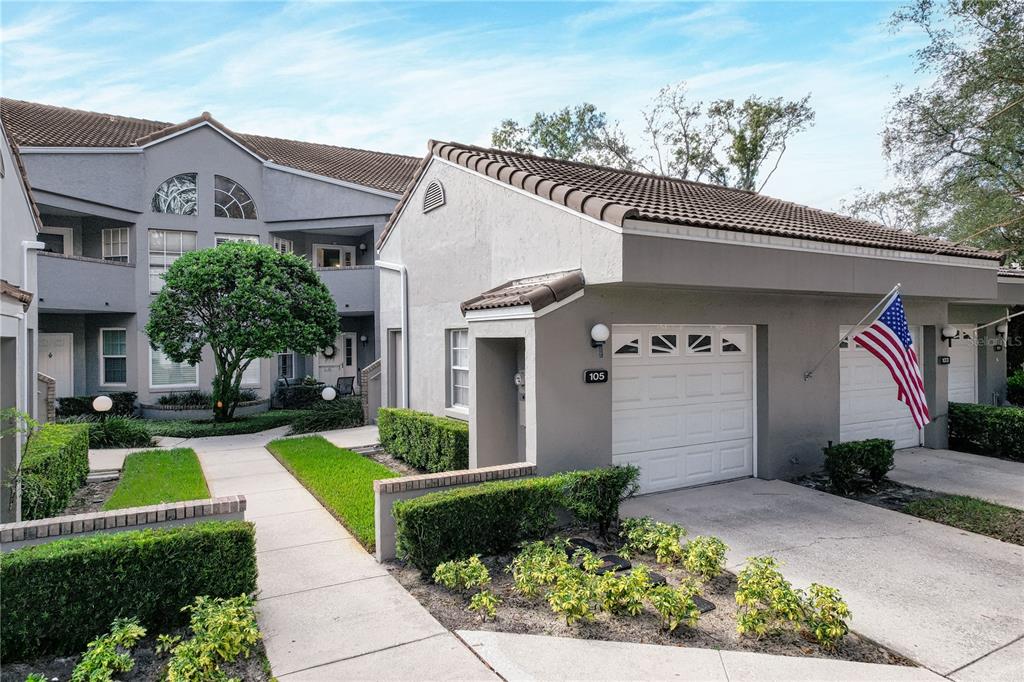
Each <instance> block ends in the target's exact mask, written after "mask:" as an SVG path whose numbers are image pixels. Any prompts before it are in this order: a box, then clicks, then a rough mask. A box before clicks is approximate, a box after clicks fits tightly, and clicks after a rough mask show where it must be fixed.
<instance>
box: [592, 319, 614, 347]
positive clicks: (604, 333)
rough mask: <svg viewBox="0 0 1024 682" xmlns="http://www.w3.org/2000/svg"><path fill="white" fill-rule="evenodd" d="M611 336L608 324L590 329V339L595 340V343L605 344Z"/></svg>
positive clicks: (596, 325)
mask: <svg viewBox="0 0 1024 682" xmlns="http://www.w3.org/2000/svg"><path fill="white" fill-rule="evenodd" d="M609 336H611V331H609V330H608V325H606V324H601V323H598V324H595V325H594V326H593V327H591V329H590V338H591V339H593V340H594V343H604V342H605V341H607V340H608V337H609Z"/></svg>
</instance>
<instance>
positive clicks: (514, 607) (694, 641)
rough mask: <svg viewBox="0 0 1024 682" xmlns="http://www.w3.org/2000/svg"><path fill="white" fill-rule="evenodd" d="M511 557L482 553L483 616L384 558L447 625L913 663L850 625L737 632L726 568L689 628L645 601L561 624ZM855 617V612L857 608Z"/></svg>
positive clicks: (667, 572) (732, 582)
mask: <svg viewBox="0 0 1024 682" xmlns="http://www.w3.org/2000/svg"><path fill="white" fill-rule="evenodd" d="M571 535H579V533H575V534H574V533H570V532H563V533H562V536H563V537H569V536H571ZM583 537H587V538H588V539H590V540H591V541H593V542H595V543H596V544H597V545H598V548H599V549H598V553H600V554H605V553H608V552H614V551H615V549H616V548H615V547H613V546H611V545H609V544H607V543H603V542H600V541H598V540H597V539H596V538H594V537H592V536H590V535H583ZM512 558H513V557H512V555H505V556H499V557H486V558H482V559H481V561H483V563H484V564H486V566H487V568H488V570H489V571H490V574H491V581H492V584H491V585H490V588H491V590H492V591H493V592H494V593H495V594H496V595H498V596H499V597H500V598H501V604H500V605H499V606H498V615H497V618H496V619H495V620H493V621H486V622H485V621H483V620H482V619H481V618H480V617H479V616H477V615H476V614H474V613H472V612H470V611H468V610H467V609H466V606H467V605H468V603H469V597H468V596H464V595H461V594H459V593H456V592H452V591H449V590H448V589H446V588H444V587H441V586H440V585H436V584H434V583H433V582H432V581H431V580H430V579H429V578H424V576H423V575H422V574H421V573H420V572H419V570H418V569H417V568H415V567H414V566H411V565H407V564H405V563H403V562H400V561H392V562H388V564H386V566H387V568H388V570H389V571H390V572H391V575H392V576H394V578H395V579H396V580H398V582H399V583H401V584H402V586H403V587H405V589H406V590H408V591H409V592H410V593H411V594H412V595H413V596H414V597H416V599H418V600H419V602H420V603H421V604H423V606H424V607H425V608H426V609H427V610H428V611H430V613H431V614H432V615H433V616H434V617H435V618H437V619H438V620H439V621H440V622H441V623H442V624H443V625H444V626H445V627H446V628H448V629H449V630H488V631H496V632H513V633H521V634H531V635H550V636H554V637H574V638H577V639H595V640H609V641H617V642H634V643H642V644H661V645H668V646H682V647H693V648H701V649H727V650H735V651H753V652H758V653H768V654H778V655H783V656H811V657H817V658H834V659H841V660H847V661H861V662H866V663H888V664H895V665H908V666H912V665H914V664H913V663H912V662H911V661H909V660H907V659H906V658H903V657H902V656H900V655H898V654H896V653H894V652H891V651H889V650H888V649H886V648H884V647H882V646H880V645H878V644H875V643H874V642H871V641H869V640H867V639H864V638H862V637H859V636H858V635H856V634H855V633H852V632H851V633H850V634H849V635H847V636H846V637H845V638H844V639H843V641H842V643H841V644H840V645H839V646H838V647H837V649H836V650H835V651H827V650H825V649H822V648H821V647H820V646H819V645H818V644H817V643H815V642H813V641H808V640H806V639H804V638H803V637H802V636H800V635H799V634H797V633H794V632H789V631H787V632H785V633H782V634H779V635H774V636H769V637H764V638H762V639H759V640H758V639H752V638H747V637H741V636H740V635H739V634H738V633H737V632H736V611H737V606H736V600H735V596H734V595H735V592H736V577H735V576H734V575H732V574H731V573H728V572H727V573H723V574H722V575H721V576H719V577H717V578H715V579H714V580H712V581H710V582H709V583H707V584H706V585H705V586H704V591H703V592H702V596H703V597H704V598H705V599H707V600H708V601H710V602H711V603H712V604H714V606H715V609H714V610H713V611H710V612H708V613H704V614H702V615H701V617H700V622H699V623H698V625H697V627H695V628H688V627H686V626H685V625H681V626H679V627H678V628H677V629H676V630H675V631H674V632H671V633H670V632H666V631H665V630H664V629H663V628H662V626H661V623H660V620H659V618H658V614H657V613H656V612H654V611H653V610H652V609H650V608H649V607H648V608H647V609H645V611H644V613H642V614H641V615H639V616H637V617H628V616H611V615H610V614H608V613H605V612H601V613H599V614H598V615H597V616H596V618H595V619H594V620H593V621H590V622H580V623H577V624H575V625H571V626H570V625H566V624H565V619H564V618H562V617H560V616H558V615H556V614H554V613H552V612H551V610H550V609H549V608H548V605H547V602H546V600H545V599H544V597H543V596H538V597H535V598H528V597H524V596H523V595H522V594H520V593H519V592H518V591H517V590H516V589H515V584H514V582H513V580H512V576H511V574H509V573H506V572H505V566H507V565H508V564H509V563H510V562H511V560H512ZM632 562H633V565H634V566H635V565H639V564H643V565H645V566H647V567H648V568H649V569H650V570H652V571H654V572H656V573H660V574H661V575H663V576H665V578H666V579H667V581H668V583H669V584H670V585H677V584H678V583H679V581H680V579H681V578H683V577H686V576H687V575H688V574H687V573H686V571H685V570H683V569H682V568H675V569H672V568H668V567H666V566H663V565H659V564H657V563H656V562H655V561H654V557H651V556H640V557H635V558H634V559H633V560H632ZM840 589H841V586H840ZM854 617H855V618H856V614H854ZM854 623H856V621H855V620H854Z"/></svg>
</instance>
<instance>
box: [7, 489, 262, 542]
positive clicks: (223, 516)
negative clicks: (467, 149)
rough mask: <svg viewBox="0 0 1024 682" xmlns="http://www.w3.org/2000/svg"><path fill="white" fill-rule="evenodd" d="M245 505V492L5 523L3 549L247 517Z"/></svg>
mask: <svg viewBox="0 0 1024 682" xmlns="http://www.w3.org/2000/svg"><path fill="white" fill-rule="evenodd" d="M245 508H246V502H245V496H244V495H228V496H225V497H213V498H209V499H205V500H186V501H184V502H166V503H163V504H152V505H148V506H144V507H128V508H126V509H113V510H110V511H100V512H90V513H87V514H70V515H68V516H54V517H52V518H48V519H37V520H35V521H19V522H17V523H4V524H0V552H9V551H11V550H15V549H19V548H21V547H27V546H29V545H42V544H45V543H47V542H53V541H54V540H66V539H68V538H76V537H83V536H86V535H92V534H93V533H104V532H106V533H117V532H120V531H125V530H144V529H149V528H162V527H168V526H185V525H188V524H191V523H198V522H200V521H244V520H245Z"/></svg>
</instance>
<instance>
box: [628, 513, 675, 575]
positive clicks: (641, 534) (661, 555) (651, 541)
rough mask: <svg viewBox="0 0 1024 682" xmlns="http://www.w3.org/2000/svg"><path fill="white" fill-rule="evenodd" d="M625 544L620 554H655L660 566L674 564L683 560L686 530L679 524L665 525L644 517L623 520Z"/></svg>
mask: <svg viewBox="0 0 1024 682" xmlns="http://www.w3.org/2000/svg"><path fill="white" fill-rule="evenodd" d="M620 535H621V536H622V539H623V540H625V544H624V545H623V546H622V549H621V550H620V553H621V554H622V556H625V557H628V556H630V555H635V554H653V555H654V558H655V559H656V560H657V562H658V563H659V564H673V563H675V562H677V561H682V559H683V556H684V555H683V545H682V544H681V540H682V537H683V536H684V535H686V529H685V528H683V527H682V526H680V525H679V524H677V523H664V522H663V521H655V520H654V519H652V518H650V517H647V516H642V517H639V518H630V519H623V520H622V527H621V531H620Z"/></svg>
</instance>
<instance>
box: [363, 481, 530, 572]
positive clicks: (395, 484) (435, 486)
mask: <svg viewBox="0 0 1024 682" xmlns="http://www.w3.org/2000/svg"><path fill="white" fill-rule="evenodd" d="M536 473H537V465H536V464H527V463H525V462H520V463H517V464H500V465H498V466H493V467H481V468H479V469H462V470H459V471H442V472H440V473H437V474H419V475H417V476H402V477H400V478H385V479H383V480H380V481H374V482H373V502H374V521H375V523H376V526H377V561H387V560H388V559H394V558H395V519H394V517H393V516H392V515H391V507H392V505H394V503H395V502H396V501H398V500H408V499H411V498H414V497H420V496H421V495H427V494H428V493H436V492H440V491H442V490H451V489H452V488H461V487H464V486H467V485H477V484H479V483H485V482H487V481H500V480H505V479H510V478H526V477H529V476H533V475H535V474H536Z"/></svg>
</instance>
